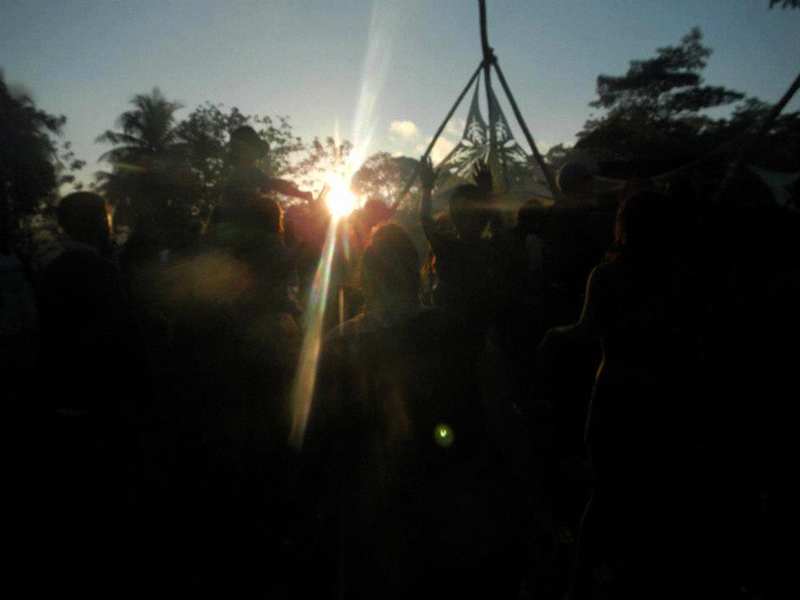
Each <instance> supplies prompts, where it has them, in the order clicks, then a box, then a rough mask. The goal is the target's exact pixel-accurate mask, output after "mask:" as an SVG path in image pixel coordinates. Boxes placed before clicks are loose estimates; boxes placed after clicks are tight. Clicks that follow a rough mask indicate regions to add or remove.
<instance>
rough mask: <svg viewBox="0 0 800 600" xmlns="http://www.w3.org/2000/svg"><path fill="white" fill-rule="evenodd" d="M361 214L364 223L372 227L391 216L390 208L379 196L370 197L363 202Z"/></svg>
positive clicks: (384, 221)
mask: <svg viewBox="0 0 800 600" xmlns="http://www.w3.org/2000/svg"><path fill="white" fill-rule="evenodd" d="M363 214H364V223H365V225H366V226H367V227H369V228H370V229H372V228H373V227H375V226H376V225H380V224H382V223H386V222H387V221H388V220H389V219H390V218H391V217H392V209H391V208H389V207H388V206H386V203H385V202H384V201H383V200H381V199H380V198H370V199H369V200H367V201H366V202H365V203H364V210H363Z"/></svg>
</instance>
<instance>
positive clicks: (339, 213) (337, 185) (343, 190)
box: [325, 175, 358, 220]
mask: <svg viewBox="0 0 800 600" xmlns="http://www.w3.org/2000/svg"><path fill="white" fill-rule="evenodd" d="M327 184H328V193H327V194H326V196H325V203H326V204H327V205H328V210H329V211H331V216H332V217H333V219H334V220H337V219H341V218H343V217H346V216H347V215H349V214H350V213H351V212H353V211H354V210H355V209H356V208H357V206H358V200H357V199H356V197H355V196H354V195H353V192H352V191H350V186H349V185H348V182H347V180H346V179H345V178H344V177H340V176H338V175H329V176H328V177H327Z"/></svg>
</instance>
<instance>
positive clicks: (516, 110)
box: [494, 59, 561, 199]
mask: <svg viewBox="0 0 800 600" xmlns="http://www.w3.org/2000/svg"><path fill="white" fill-rule="evenodd" d="M494 70H495V71H497V78H498V79H499V80H500V85H502V86H503V91H505V93H506V97H507V98H508V101H509V103H511V109H512V110H513V111H514V116H515V117H517V121H518V122H519V126H520V127H521V128H522V133H524V134H525V138H526V139H527V140H528V144H530V146H531V150H533V157H534V158H535V159H536V162H537V163H539V167H540V168H541V169H542V173H544V178H545V179H546V180H547V185H548V187H549V188H550V191H551V192H552V193H553V198H554V199H558V198H560V197H561V192H560V191H559V189H558V186H557V185H556V180H555V178H554V177H553V173H552V171H550V167H548V166H547V163H545V162H544V158H542V155H541V154H539V150H538V149H537V148H536V143H535V142H534V141H533V136H532V135H531V132H530V131H529V130H528V126H527V125H526V124H525V119H523V118H522V113H521V112H520V111H519V107H518V106H517V102H516V101H515V100H514V96H513V94H512V93H511V90H510V89H509V87H508V84H507V83H506V78H505V77H503V71H501V70H500V65H499V64H497V60H496V59H495V61H494Z"/></svg>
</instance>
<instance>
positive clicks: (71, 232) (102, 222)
mask: <svg viewBox="0 0 800 600" xmlns="http://www.w3.org/2000/svg"><path fill="white" fill-rule="evenodd" d="M56 216H57V217H58V223H59V224H60V225H61V227H62V228H63V229H64V231H65V232H66V234H67V235H68V236H69V237H70V238H72V239H73V240H75V241H76V242H81V243H84V244H88V245H90V246H93V247H95V248H97V249H102V248H104V247H106V246H108V244H109V243H110V242H111V225H110V216H109V211H108V205H107V204H106V201H105V200H104V199H103V198H101V197H100V196H98V195H97V194H95V193H93V192H75V193H72V194H68V195H67V196H64V197H63V198H62V199H61V201H60V202H59V203H58V206H57V207H56Z"/></svg>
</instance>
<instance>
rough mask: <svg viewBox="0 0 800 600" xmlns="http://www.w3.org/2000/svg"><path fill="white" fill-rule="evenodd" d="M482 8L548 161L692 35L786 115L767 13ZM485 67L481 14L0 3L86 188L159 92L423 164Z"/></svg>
mask: <svg viewBox="0 0 800 600" xmlns="http://www.w3.org/2000/svg"><path fill="white" fill-rule="evenodd" d="M487 5H488V23H489V43H490V45H491V46H493V47H494V49H495V53H496V55H497V57H498V59H499V63H500V66H501V68H502V69H503V72H504V74H505V76H506V79H507V80H508V82H509V85H510V87H511V89H512V92H513V93H514V96H515V98H516V100H517V102H518V104H519V106H520V109H521V111H522V113H523V115H524V116H525V119H526V122H527V124H528V127H529V128H530V130H531V131H532V133H533V135H534V138H535V139H536V141H537V143H538V144H540V145H541V147H542V148H541V149H542V150H546V148H547V147H548V146H550V145H553V144H556V143H560V142H563V143H572V142H573V141H574V139H575V134H576V133H577V132H578V131H579V130H580V129H581V126H582V125H583V123H584V121H585V120H586V119H587V118H588V117H589V116H590V113H591V109H590V108H589V107H588V106H587V104H588V103H589V102H590V101H591V100H592V99H594V96H595V94H594V87H595V80H596V78H597V75H598V74H600V73H606V74H622V73H624V72H625V70H626V69H627V67H628V62H629V61H630V60H632V59H644V58H649V57H651V56H652V55H653V54H654V52H655V49H656V48H657V47H662V46H667V45H677V44H678V43H679V41H680V38H681V37H682V36H683V35H684V34H685V33H687V32H688V31H689V29H690V28H691V27H693V26H699V27H700V28H701V29H702V31H703V34H704V43H705V44H706V45H708V46H710V47H712V48H713V50H714V54H713V55H712V56H711V59H710V61H709V64H708V67H707V69H706V71H705V78H706V81H707V82H708V83H710V84H716V85H725V86H727V87H730V88H733V89H736V90H740V91H743V92H746V93H748V94H750V95H754V96H758V97H760V98H762V99H764V100H767V101H773V102H774V101H776V100H777V99H778V98H779V97H780V96H781V95H782V94H783V92H784V91H785V90H786V88H787V87H788V86H789V84H790V83H791V81H792V80H793V79H794V77H796V76H797V73H798V71H800V42H798V40H800V10H781V9H772V10H769V8H768V5H769V1H768V0H727V1H721V0H695V1H690V0H597V1H595V2H566V1H564V0H487ZM480 60H481V53H480V42H479V30H478V3H477V1H476V0H375V1H368V0H293V1H290V0H271V1H264V0H138V1H136V2H131V1H129V0H127V1H126V0H106V1H89V0H85V1H78V0H60V1H59V0H2V2H0V69H2V70H3V72H4V74H5V79H6V81H7V82H8V83H9V84H18V85H20V86H22V87H24V89H25V90H26V91H27V92H28V93H29V94H30V95H32V96H33V98H34V100H35V102H36V103H37V105H38V106H39V107H40V108H42V109H44V110H46V111H48V112H51V113H55V114H64V115H66V116H67V119H68V123H67V126H66V128H65V130H64V139H68V140H71V141H72V142H73V147H74V150H75V151H76V154H77V155H78V157H79V158H83V159H85V160H87V161H89V165H88V166H87V168H86V172H87V174H90V173H91V172H93V171H95V170H97V169H98V168H101V166H100V165H96V164H94V163H95V161H96V160H97V158H98V157H99V156H100V154H102V153H103V152H104V151H105V150H107V147H106V146H103V145H100V144H96V143H94V139H95V138H96V137H97V136H98V135H99V134H100V133H101V132H102V131H104V130H106V129H108V128H113V126H114V120H115V118H116V116H117V115H119V114H120V113H121V112H123V111H124V110H126V109H127V108H128V102H129V101H130V99H131V98H132V97H133V95H135V94H138V93H147V92H149V91H150V90H151V89H152V88H153V87H155V86H157V87H159V88H160V89H161V91H162V92H163V93H164V95H165V96H166V97H167V98H169V99H172V100H179V101H181V102H182V103H183V104H184V105H185V106H186V108H185V109H184V110H183V111H181V112H180V113H179V115H178V116H179V117H180V116H183V115H186V114H188V112H189V111H190V110H191V109H193V108H194V107H196V106H197V105H199V104H202V103H204V102H205V101H212V102H215V103H216V102H221V103H224V104H225V105H226V106H238V107H239V108H240V110H241V111H242V112H244V113H247V114H261V115H271V116H273V115H285V116H288V117H290V122H291V124H292V126H293V129H294V132H295V133H296V134H297V135H299V136H301V137H302V138H303V139H305V140H307V141H310V140H311V139H312V138H313V137H314V136H320V137H324V136H328V135H333V134H334V133H335V132H337V131H338V132H339V133H340V135H341V137H343V138H345V139H349V140H351V141H353V142H354V143H355V144H356V145H357V146H359V147H363V151H364V152H365V154H367V155H368V154H370V153H372V152H375V151H379V150H385V151H388V152H392V153H405V154H409V155H418V154H419V153H420V152H421V149H422V148H424V146H425V142H426V141H427V140H428V139H430V136H432V135H433V133H434V132H435V130H436V128H437V127H438V125H439V124H440V123H441V120H442V118H443V117H444V116H445V114H446V113H447V111H448V110H449V108H450V106H451V105H452V103H453V101H454V100H455V98H456V96H457V95H458V93H459V92H460V91H461V89H462V87H463V86H464V84H465V83H466V82H467V80H468V78H469V77H470V75H471V74H472V72H473V71H474V69H475V68H476V67H477V65H478V63H479V62H480ZM495 91H496V92H500V87H499V85H495ZM467 104H468V102H467V101H465V102H464V104H463V105H462V107H461V109H460V110H459V112H458V113H456V117H457V118H460V119H463V118H464V117H465V116H466V111H467ZM789 108H790V109H793V110H797V109H799V108H800V99H798V98H795V99H794V100H793V102H792V104H791V105H790V107H789ZM507 116H508V117H509V118H511V117H512V115H511V112H510V110H507ZM455 125H456V127H451V128H449V129H448V134H447V136H446V137H445V139H444V140H443V142H442V147H441V148H440V149H439V150H441V151H445V150H446V149H447V143H448V141H449V142H450V143H452V142H455V141H456V140H457V134H456V130H457V129H458V127H457V123H455ZM517 138H518V140H519V141H520V142H521V143H522V145H523V146H524V147H526V148H527V145H526V144H525V143H524V140H523V138H522V136H521V135H520V134H517Z"/></svg>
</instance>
